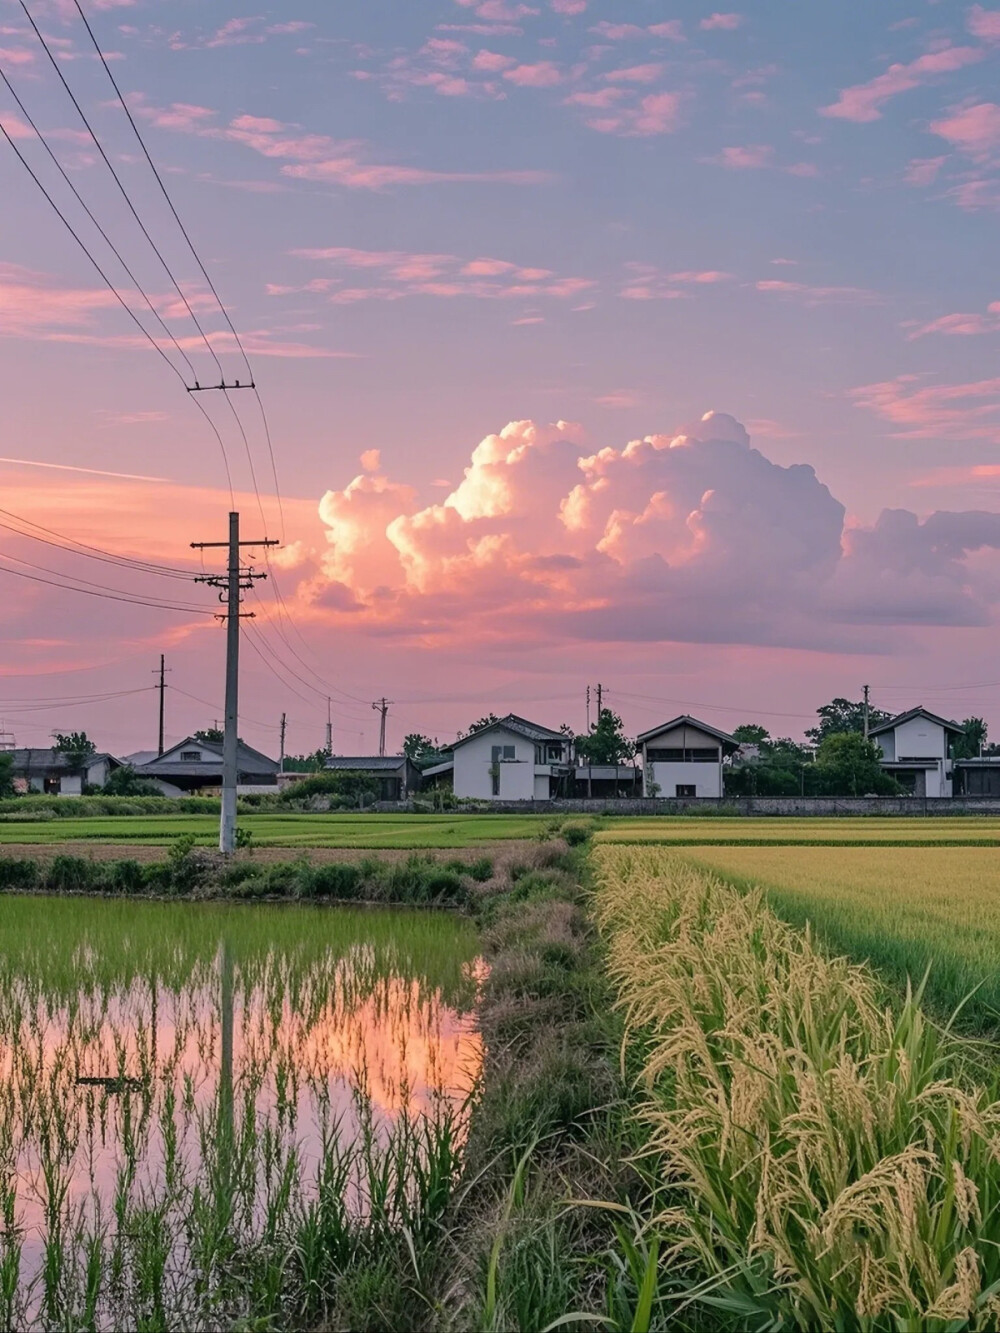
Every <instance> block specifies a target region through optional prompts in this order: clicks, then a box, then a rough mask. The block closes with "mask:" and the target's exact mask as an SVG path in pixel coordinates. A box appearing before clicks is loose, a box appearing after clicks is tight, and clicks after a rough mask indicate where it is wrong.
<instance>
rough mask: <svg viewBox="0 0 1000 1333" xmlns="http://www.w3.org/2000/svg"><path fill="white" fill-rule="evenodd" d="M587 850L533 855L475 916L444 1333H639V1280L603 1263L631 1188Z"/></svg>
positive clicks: (613, 1018)
mask: <svg viewBox="0 0 1000 1333" xmlns="http://www.w3.org/2000/svg"><path fill="white" fill-rule="evenodd" d="M556 846H557V847H558V844H556ZM585 850H586V849H585V848H583V847H581V848H577V849H574V850H573V851H571V852H568V853H567V852H566V850H565V847H563V850H562V851H558V850H556V851H554V852H548V851H546V844H544V843H543V844H541V846H540V847H539V848H538V849H535V854H534V857H533V860H534V863H535V865H536V866H537V868H536V869H533V870H530V871H528V872H527V873H515V877H514V879H513V883H512V884H510V885H509V886H508V888H507V889H506V891H505V892H503V893H501V894H499V895H497V894H487V895H486V896H484V898H483V900H482V903H481V906H480V908H479V909H478V911H477V919H478V921H479V923H480V925H481V927H482V932H483V935H482V939H483V954H484V957H485V960H486V962H487V964H488V966H489V975H488V977H487V979H486V981H485V982H484V984H483V988H482V994H481V999H480V1006H479V1016H480V1027H481V1031H482V1033H483V1039H484V1065H483V1071H482V1078H481V1084H480V1088H479V1091H478V1095H477V1097H476V1100H475V1102H474V1105H473V1111H472V1119H471V1123H470V1131H469V1139H468V1142H467V1144H466V1149H465V1170H464V1176H463V1180H462V1182H461V1184H460V1186H459V1188H458V1190H457V1192H456V1204H455V1208H454V1210H453V1213H452V1216H451V1218H450V1219H449V1225H450V1232H451V1244H452V1246H453V1265H452V1266H451V1267H450V1270H449V1272H448V1277H447V1282H446V1285H445V1286H444V1287H443V1289H442V1292H441V1301H442V1304H443V1305H444V1307H445V1308H446V1309H447V1310H448V1311H449V1312H450V1320H449V1325H448V1326H449V1327H451V1328H453V1329H461V1330H466V1329H470V1330H471V1329H476V1330H483V1331H484V1333H506V1331H507V1330H520V1331H523V1333H536V1331H537V1330H539V1329H543V1328H556V1327H560V1326H563V1325H564V1324H566V1323H579V1324H581V1326H583V1327H600V1326H604V1327H611V1328H615V1327H617V1328H620V1329H623V1330H625V1329H628V1328H635V1329H640V1328H641V1327H643V1325H642V1323H641V1320H640V1322H635V1321H636V1318H637V1312H638V1311H639V1309H640V1304H641V1296H640V1286H641V1282H642V1274H641V1273H638V1274H636V1273H634V1272H633V1271H632V1270H630V1269H628V1268H624V1269H623V1268H621V1267H619V1266H617V1265H616V1264H615V1263H614V1262H613V1261H612V1260H611V1258H610V1256H611V1254H612V1251H613V1249H614V1243H615V1235H616V1233H615V1223H616V1222H617V1221H618V1220H619V1218H620V1216H621V1214H623V1213H627V1212H628V1211H629V1205H630V1202H631V1201H632V1199H633V1196H635V1195H637V1191H638V1188H639V1179H638V1176H637V1175H636V1174H635V1173H634V1172H633V1170H632V1168H631V1167H630V1166H629V1165H628V1162H627V1159H628V1157H629V1155H630V1152H631V1150H632V1147H633V1146H634V1145H633V1143H632V1142H631V1139H630V1138H629V1127H628V1125H627V1122H626V1120H625V1119H624V1117H623V1109H624V1106H625V1089H624V1083H623V1080H622V1076H621V1072H620V1070H619V1068H618V1049H619V1045H620V1041H621V1032H622V1029H621V1023H620V1021H619V1018H618V1015H617V1014H615V1013H613V1011H612V996H611V992H610V988H609V985H608V981H607V978H606V976H605V973H604V970H603V953H602V950H601V947H600V944H599V941H598V940H597V938H596V935H595V933H594V931H593V928H592V926H591V924H590V921H589V917H588V914H587V911H586V900H587V889H586V880H587V877H588V868H587V862H586V859H585ZM546 862H548V864H546ZM484 887H485V888H487V889H488V888H489V886H488V885H487V886H484ZM581 1201H586V1202H581ZM599 1201H609V1202H610V1207H604V1206H603V1204H602V1203H600V1202H599ZM619 1210H620V1211H619Z"/></svg>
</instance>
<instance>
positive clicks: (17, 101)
mask: <svg viewBox="0 0 1000 1333" xmlns="http://www.w3.org/2000/svg"><path fill="white" fill-rule="evenodd" d="M0 79H2V80H3V82H4V85H5V86H6V88H7V91H8V92H9V93H10V95H11V97H13V99H14V102H15V104H16V105H17V109H18V110H19V111H20V113H21V115H22V116H23V117H24V119H25V120H26V121H27V123H28V125H29V126H30V127H31V128H32V129H33V130H34V132H35V134H36V135H37V137H38V140H39V142H40V143H41V145H42V147H43V148H44V149H45V151H46V152H47V153H48V155H49V157H50V158H51V159H52V161H53V163H54V164H55V167H56V170H57V171H58V172H59V174H60V176H62V178H63V180H64V181H65V182H66V184H67V185H68V186H69V188H70V189H71V190H72V192H73V195H74V197H75V198H76V200H77V202H78V203H79V205H80V207H81V208H82V209H83V211H84V212H85V213H86V215H87V217H88V218H90V220H91V222H92V223H93V224H94V226H95V227H96V228H97V230H98V231H99V232H100V233H101V236H102V237H103V238H104V240H105V242H106V243H107V245H108V247H109V249H110V250H111V253H112V254H113V255H114V256H115V258H116V259H117V260H118V262H119V264H121V266H122V268H123V269H124V270H125V272H126V273H127V274H128V276H129V278H130V280H131V281H132V283H133V285H134V286H135V289H136V291H137V292H138V293H139V295H140V296H141V297H142V299H143V300H144V301H145V303H146V305H147V306H148V307H149V310H150V313H151V314H152V316H153V318H154V319H155V320H156V322H157V323H158V324H159V326H160V328H161V329H162V330H163V332H164V333H165V334H166V335H167V337H168V338H169V339H170V341H171V342H172V343H173V345H174V346H175V347H176V348H177V351H178V352H179V353H180V355H181V357H182V359H183V360H184V363H185V365H186V366H187V368H188V370H190V372H191V378H192V379H194V378H195V369H194V366H193V365H192V364H191V359H190V357H189V356H188V354H187V352H185V350H184V348H183V347H182V346H181V345H180V343H179V342H178V341H177V339H176V338H175V337H174V335H173V333H171V331H170V329H169V328H168V327H167V324H166V323H165V321H164V319H163V317H162V315H161V314H160V312H159V311H158V310H157V308H156V306H155V305H154V304H153V302H152V300H151V299H150V297H149V296H148V295H147V294H146V292H145V290H144V289H143V286H142V284H141V283H140V281H139V279H138V278H137V277H136V276H135V274H134V273H133V272H132V270H131V268H129V266H128V263H127V262H126V261H125V258H124V257H123V255H122V254H121V251H120V250H119V249H118V247H117V246H116V245H115V243H114V241H112V239H111V237H110V236H109V235H108V233H107V232H106V231H105V230H104V228H103V227H102V226H101V224H100V222H98V220H97V218H96V217H95V216H94V214H93V212H92V211H91V209H90V207H89V205H88V204H87V201H86V200H85V199H84V197H83V195H82V194H81V193H80V191H79V190H78V189H77V188H76V186H75V185H74V184H73V181H72V180H71V179H70V176H69V174H68V173H67V171H66V169H65V167H64V166H63V164H62V163H61V162H60V161H59V158H58V157H57V156H56V154H55V152H54V151H53V149H52V148H51V146H50V145H49V142H48V140H47V139H46V137H45V135H44V134H43V133H42V131H41V130H40V129H39V128H38V126H37V124H36V123H35V121H34V120H32V118H31V113H30V112H29V111H28V109H27V107H26V106H25V105H24V103H23V102H22V101H21V99H20V97H19V96H18V95H17V92H16V90H15V88H14V86H13V84H12V83H11V81H10V79H9V78H8V77H7V75H6V74H5V72H4V70H3V67H2V66H0Z"/></svg>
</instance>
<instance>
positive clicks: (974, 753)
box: [952, 717, 987, 759]
mask: <svg viewBox="0 0 1000 1333" xmlns="http://www.w3.org/2000/svg"><path fill="white" fill-rule="evenodd" d="M961 725H962V730H963V731H964V732H965V735H964V736H956V737H955V742H954V747H953V750H952V753H953V754H954V756H955V758H956V759H977V758H978V757H979V752H980V750H982V751H983V752H984V753H985V752H986V749H987V746H986V735H987V727H986V723H985V722H984V720H983V719H982V718H981V717H967V718H966V719H965V720H964V721H963V722H962V724H961Z"/></svg>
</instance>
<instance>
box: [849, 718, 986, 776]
mask: <svg viewBox="0 0 1000 1333" xmlns="http://www.w3.org/2000/svg"><path fill="white" fill-rule="evenodd" d="M868 734H869V736H870V737H871V739H872V740H873V741H874V742H875V744H876V745H877V746H878V747H879V749H880V750H881V751H882V767H883V769H885V771H886V772H887V773H889V774H891V775H892V777H894V778H895V779H896V781H897V782H900V783H902V785H903V786H904V787H905V788H906V789H907V791H910V792H912V793H913V795H914V796H950V795H951V794H952V760H951V746H952V741H953V739H954V738H955V737H956V736H961V735H962V734H963V732H962V728H961V727H959V726H956V724H955V723H954V722H949V721H947V719H945V718H943V717H938V716H937V714H936V713H929V712H928V711H927V709H926V708H911V709H910V711H909V712H908V713H900V715H899V716H898V717H894V718H891V719H890V720H889V721H888V722H883V723H882V725H881V726H878V727H872V729H871V731H870V732H869V733H868Z"/></svg>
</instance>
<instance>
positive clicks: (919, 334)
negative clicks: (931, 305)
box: [904, 301, 1000, 342]
mask: <svg viewBox="0 0 1000 1333" xmlns="http://www.w3.org/2000/svg"><path fill="white" fill-rule="evenodd" d="M904 327H909V328H910V332H909V333H908V334H907V335H906V336H907V340H908V341H909V342H913V341H914V339H916V338H925V337H927V335H928V334H931V333H943V334H946V335H948V336H951V337H955V336H958V337H974V336H976V335H978V334H983V333H997V332H1000V301H991V302H990V304H989V305H988V306H987V307H986V314H976V313H972V314H954V315H941V316H940V317H939V318H938V319H932V320H930V322H929V323H927V324H916V325H904Z"/></svg>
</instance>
